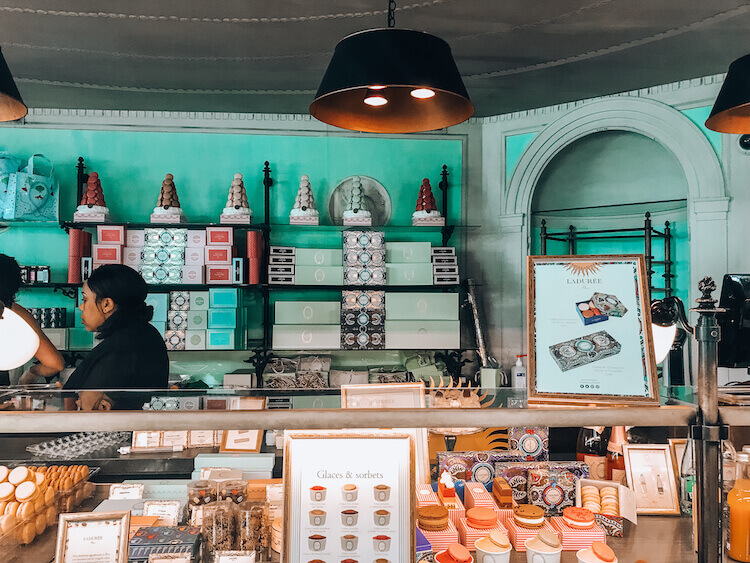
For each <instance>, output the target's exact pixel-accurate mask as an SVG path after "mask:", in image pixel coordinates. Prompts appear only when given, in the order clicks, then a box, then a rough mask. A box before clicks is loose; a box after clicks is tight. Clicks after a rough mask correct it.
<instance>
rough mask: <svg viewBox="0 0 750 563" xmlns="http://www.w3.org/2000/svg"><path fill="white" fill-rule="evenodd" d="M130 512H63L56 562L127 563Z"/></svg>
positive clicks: (58, 535)
mask: <svg viewBox="0 0 750 563" xmlns="http://www.w3.org/2000/svg"><path fill="white" fill-rule="evenodd" d="M129 531H130V511H129V510H126V511H122V512H80V513H79V512H76V513H71V514H60V521H59V523H58V528H57V548H56V549H55V561H57V562H58V563H127V561H128V542H129Z"/></svg>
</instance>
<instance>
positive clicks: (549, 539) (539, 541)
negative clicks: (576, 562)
mask: <svg viewBox="0 0 750 563" xmlns="http://www.w3.org/2000/svg"><path fill="white" fill-rule="evenodd" d="M524 545H525V546H526V549H531V550H534V551H538V552H540V553H557V552H558V551H562V544H561V543H560V538H558V537H557V534H555V533H554V532H550V531H549V530H539V533H538V534H537V535H536V536H534V537H533V538H530V539H528V540H526V541H525V542H524Z"/></svg>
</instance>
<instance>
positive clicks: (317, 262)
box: [297, 248, 344, 266]
mask: <svg viewBox="0 0 750 563" xmlns="http://www.w3.org/2000/svg"><path fill="white" fill-rule="evenodd" d="M343 260H344V252H343V251H342V250H341V249H340V248H338V249H336V248H298V249H297V266H341V265H342V264H343V263H344V261H343Z"/></svg>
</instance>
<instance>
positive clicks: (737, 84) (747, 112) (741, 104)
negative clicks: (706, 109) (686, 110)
mask: <svg viewBox="0 0 750 563" xmlns="http://www.w3.org/2000/svg"><path fill="white" fill-rule="evenodd" d="M706 127H708V128H709V129H712V130H714V131H718V132H719V133H736V134H739V135H744V134H746V133H750V55H745V56H744V57H740V58H739V59H737V60H736V61H734V62H733V63H732V64H730V65H729V71H728V72H727V77H726V78H725V79H724V84H723V85H722V86H721V90H720V91H719V95H718V96H716V102H715V103H714V107H713V109H712V110H711V115H709V116H708V119H707V120H706Z"/></svg>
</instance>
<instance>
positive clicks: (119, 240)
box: [96, 225, 125, 246]
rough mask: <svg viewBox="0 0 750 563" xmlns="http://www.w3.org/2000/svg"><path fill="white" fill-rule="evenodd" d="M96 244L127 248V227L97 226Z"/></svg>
mask: <svg viewBox="0 0 750 563" xmlns="http://www.w3.org/2000/svg"><path fill="white" fill-rule="evenodd" d="M96 242H98V243H99V244H116V245H118V246H125V227H123V226H122V225H97V226H96Z"/></svg>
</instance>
